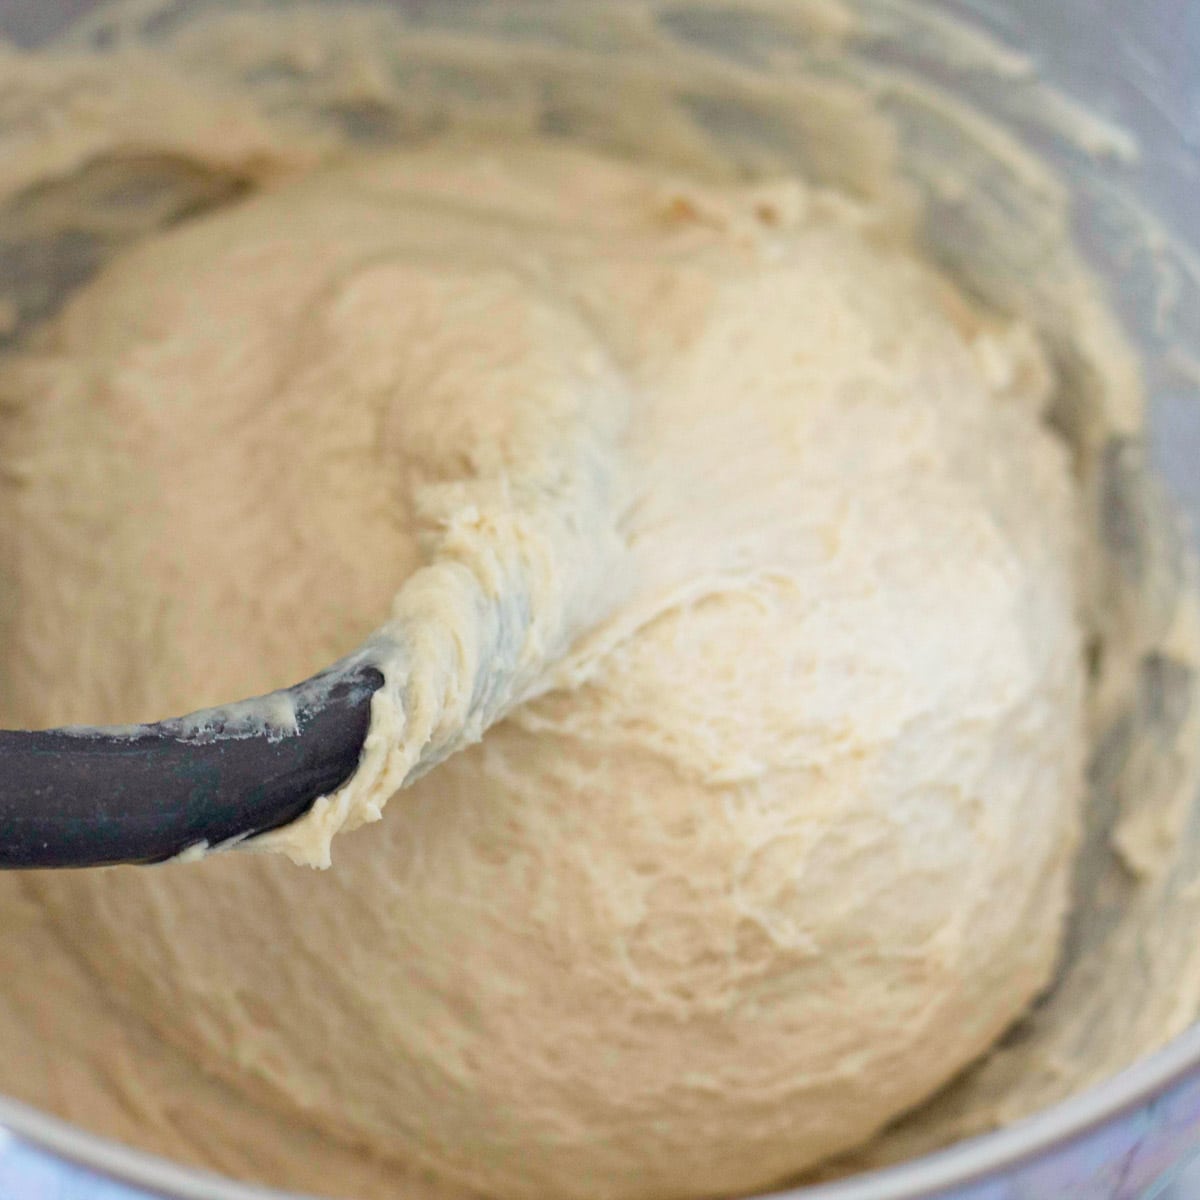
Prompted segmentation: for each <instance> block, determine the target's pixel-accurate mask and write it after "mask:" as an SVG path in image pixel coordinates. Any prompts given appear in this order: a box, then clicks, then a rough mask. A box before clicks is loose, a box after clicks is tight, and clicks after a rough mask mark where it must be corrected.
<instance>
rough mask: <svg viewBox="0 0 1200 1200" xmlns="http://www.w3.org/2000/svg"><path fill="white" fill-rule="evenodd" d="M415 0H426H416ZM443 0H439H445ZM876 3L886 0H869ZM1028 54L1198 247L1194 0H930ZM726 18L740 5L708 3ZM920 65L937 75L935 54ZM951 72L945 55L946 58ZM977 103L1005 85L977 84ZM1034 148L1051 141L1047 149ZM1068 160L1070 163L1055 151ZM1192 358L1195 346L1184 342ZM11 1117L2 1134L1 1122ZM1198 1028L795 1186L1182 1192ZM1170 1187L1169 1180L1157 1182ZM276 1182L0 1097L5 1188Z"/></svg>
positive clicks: (1170, 388) (1123, 285) (1163, 373)
mask: <svg viewBox="0 0 1200 1200" xmlns="http://www.w3.org/2000/svg"><path fill="white" fill-rule="evenodd" d="M426 2H428V0H426ZM445 2H447V3H449V2H453V0H445ZM880 2H881V3H882V2H883V0H880ZM927 3H928V4H929V5H930V6H931V7H936V8H938V9H941V10H943V11H945V12H946V13H948V14H951V15H954V16H956V17H959V18H961V19H963V20H966V21H970V22H973V23H974V24H976V25H977V26H979V27H981V28H983V29H984V30H986V31H987V32H989V33H990V34H991V35H993V36H995V37H996V38H998V39H1000V40H1001V41H1003V42H1006V43H1009V44H1011V45H1012V46H1014V47H1019V48H1021V49H1022V50H1027V51H1028V52H1030V53H1031V54H1032V56H1033V57H1034V59H1035V60H1036V62H1037V63H1038V66H1039V68H1040V70H1041V71H1042V73H1043V74H1044V75H1045V76H1046V77H1047V78H1048V79H1050V80H1051V81H1052V82H1054V83H1055V84H1057V85H1059V86H1061V87H1062V88H1063V89H1064V90H1065V91H1066V92H1068V93H1069V94H1071V95H1072V96H1074V97H1076V98H1077V99H1078V100H1080V101H1081V102H1082V103H1083V104H1084V105H1085V106H1087V107H1089V108H1091V109H1093V110H1095V111H1097V112H1100V113H1102V114H1104V115H1105V116H1107V117H1109V118H1111V119H1112V120H1113V121H1115V122H1117V123H1119V124H1120V125H1122V126H1124V127H1125V128H1127V129H1129V130H1130V131H1131V132H1132V133H1133V134H1135V135H1136V137H1137V140H1138V143H1139V146H1140V150H1141V153H1140V157H1139V159H1138V161H1137V162H1136V163H1132V164H1129V163H1126V164H1116V163H1114V164H1112V166H1111V170H1112V172H1113V173H1114V175H1115V174H1116V173H1118V172H1119V173H1121V175H1122V183H1123V185H1125V186H1129V187H1132V188H1133V189H1134V190H1135V191H1136V193H1137V194H1138V196H1139V198H1140V199H1141V200H1143V201H1144V202H1145V204H1146V205H1147V206H1148V207H1149V208H1151V209H1152V210H1153V211H1154V212H1155V213H1156V214H1157V215H1158V216H1159V217H1160V218H1161V220H1162V222H1163V225H1164V226H1165V228H1166V229H1167V230H1168V231H1170V232H1171V233H1172V234H1173V235H1174V236H1176V237H1177V238H1179V239H1180V240H1181V241H1183V242H1184V243H1186V244H1188V245H1190V247H1191V248H1192V249H1194V250H1196V251H1197V252H1198V253H1200V4H1197V3H1196V0H1154V2H1153V3H1146V0H1050V2H1048V0H927ZM87 7H91V3H89V0H0V32H3V33H5V34H6V35H8V36H18V37H21V38H23V39H25V40H27V41H31V42H35V41H38V40H40V39H42V38H44V37H46V36H48V35H50V34H52V33H53V32H54V31H55V30H56V29H57V28H59V27H61V26H62V25H63V24H64V23H65V22H67V21H69V20H70V19H71V18H72V17H73V16H74V15H75V14H76V13H78V12H79V11H80V10H82V9H84V8H87ZM721 7H722V8H723V10H724V12H725V13H726V14H727V16H728V14H730V13H732V14H733V15H732V17H731V18H730V19H732V20H735V21H736V20H737V19H739V18H738V15H737V10H736V6H735V5H733V4H731V3H727V4H725V5H723V6H721ZM929 70H930V71H933V72H935V73H942V72H941V68H940V67H939V64H936V63H935V64H929ZM944 74H945V76H946V82H948V83H949V85H950V86H951V87H953V86H954V79H953V71H952V70H949V69H947V70H946V71H945V72H944ZM973 99H980V100H981V101H982V103H983V104H984V106H985V107H986V106H987V105H988V103H989V100H996V101H997V102H999V100H1000V99H1002V98H1001V97H998V96H995V97H987V96H983V97H973ZM1048 152H1050V153H1051V154H1053V150H1052V149H1050V150H1049V151H1048ZM1064 168H1065V169H1066V170H1067V171H1068V172H1069V171H1070V170H1071V169H1072V168H1071V164H1069V163H1066V164H1064ZM1078 199H1079V204H1078V214H1079V222H1078V229H1077V232H1078V236H1079V239H1080V241H1081V243H1082V245H1083V246H1084V247H1085V248H1086V250H1087V251H1088V253H1089V257H1090V258H1091V259H1092V261H1093V263H1094V264H1095V266H1096V267H1097V269H1098V270H1099V271H1100V273H1101V274H1102V275H1103V276H1104V277H1105V278H1106V280H1107V281H1108V282H1109V283H1110V284H1111V285H1112V291H1113V294H1114V295H1115V296H1116V297H1117V298H1118V301H1119V307H1120V311H1121V316H1122V317H1123V318H1124V320H1125V322H1126V324H1127V326H1128V327H1129V329H1130V330H1131V331H1132V332H1133V333H1134V334H1135V337H1136V339H1137V340H1138V342H1139V343H1140V345H1141V347H1142V349H1143V351H1144V353H1145V354H1146V358H1147V376H1148V382H1149V385H1150V388H1151V392H1152V402H1153V408H1152V423H1151V431H1150V434H1151V442H1152V448H1153V451H1154V453H1155V456H1156V461H1157V463H1158V466H1159V467H1160V469H1161V471H1162V473H1163V474H1164V475H1165V477H1166V478H1167V480H1168V482H1169V484H1170V486H1171V488H1172V490H1173V492H1174V493H1175V495H1176V497H1177V498H1178V499H1179V501H1180V502H1181V504H1182V506H1183V507H1184V508H1185V510H1186V511H1187V512H1188V514H1189V515H1190V517H1191V518H1192V523H1193V529H1196V528H1200V468H1198V467H1197V464H1200V402H1198V401H1200V396H1198V395H1197V390H1196V386H1195V383H1194V381H1192V382H1189V379H1188V376H1187V374H1186V372H1181V371H1179V370H1177V369H1176V368H1175V365H1173V362H1172V360H1171V359H1170V357H1169V356H1168V355H1167V354H1166V353H1165V343H1164V338H1163V336H1162V330H1161V329H1160V328H1158V327H1157V325H1156V323H1155V314H1154V313H1153V312H1152V311H1151V309H1152V305H1150V304H1149V303H1148V299H1147V293H1146V290H1145V288H1144V286H1142V282H1143V281H1142V280H1141V279H1140V277H1139V275H1138V264H1131V263H1130V262H1128V261H1125V260H1123V259H1122V257H1121V255H1120V254H1119V253H1118V250H1119V247H1118V246H1117V245H1116V241H1115V239H1113V237H1112V236H1111V232H1112V231H1111V228H1110V227H1109V226H1108V225H1107V224H1106V221H1105V220H1104V217H1103V213H1101V211H1100V210H1099V208H1098V207H1094V206H1093V205H1092V204H1091V202H1090V200H1089V198H1088V196H1087V195H1084V194H1082V192H1081V195H1080V197H1079V198H1078ZM1178 287H1179V295H1178V304H1177V305H1176V309H1175V315H1174V320H1175V322H1176V328H1174V329H1173V331H1172V336H1173V338H1174V339H1175V340H1176V341H1178V342H1181V343H1183V344H1185V345H1190V346H1192V347H1197V348H1200V281H1198V280H1197V279H1194V278H1188V277H1187V276H1186V275H1184V276H1181V278H1180V280H1179V281H1178ZM1198 357H1200V355H1198ZM4 1130H7V1131H8V1132H7V1133H5V1132H3V1131H4ZM1197 1154H1200V1026H1194V1027H1193V1028H1192V1029H1191V1030H1189V1031H1188V1032H1187V1033H1185V1034H1183V1035H1182V1036H1180V1037H1179V1038H1177V1039H1176V1040H1175V1041H1174V1042H1172V1043H1171V1044H1170V1045H1168V1046H1167V1047H1166V1048H1165V1049H1164V1050H1162V1051H1161V1052H1160V1053H1158V1054H1157V1055H1154V1056H1152V1057H1150V1058H1148V1059H1146V1060H1144V1061H1142V1062H1140V1063H1138V1064H1136V1065H1135V1066H1134V1067H1132V1068H1131V1069H1129V1070H1128V1071H1125V1072H1123V1073H1121V1074H1120V1075H1118V1076H1116V1077H1115V1078H1113V1079H1111V1080H1109V1081H1107V1082H1106V1083H1105V1084H1103V1085H1101V1086H1099V1087H1096V1088H1094V1089H1092V1090H1090V1091H1088V1092H1086V1093H1084V1094H1082V1095H1079V1096H1077V1097H1074V1098H1073V1099H1071V1100H1069V1101H1067V1102H1065V1103H1063V1104H1060V1105H1058V1106H1055V1107H1054V1108H1052V1109H1049V1110H1047V1111H1045V1112H1043V1113H1040V1114H1038V1115H1037V1116H1035V1117H1034V1118H1032V1119H1030V1120H1028V1121H1025V1122H1023V1123H1021V1124H1018V1125H1015V1126H1012V1127H1010V1128H1008V1129H1005V1130H1002V1131H999V1132H997V1133H993V1134H989V1135H986V1136H984V1137H981V1138H978V1139H975V1140H973V1141H970V1142H966V1143H962V1144H960V1145H958V1146H955V1147H953V1148H951V1149H949V1150H947V1151H944V1152H942V1153H940V1154H936V1155H932V1156H930V1157H928V1158H925V1159H921V1160H918V1161H915V1162H912V1163H908V1164H905V1165H903V1166H901V1167H897V1168H893V1169H890V1170H887V1171H882V1172H879V1173H877V1174H873V1175H869V1176H861V1177H858V1178H855V1179H851V1180H847V1181H845V1182H842V1183H837V1184H832V1185H827V1186H824V1187H820V1188H813V1189H804V1190H801V1191H796V1192H793V1193H791V1195H793V1196H796V1197H797V1198H798V1197H800V1196H803V1197H804V1200H934V1198H935V1197H941V1198H943V1200H1165V1198H1166V1197H1168V1196H1170V1197H1171V1198H1172V1200H1196V1198H1198V1197H1200V1179H1198V1178H1196V1177H1195V1176H1194V1175H1193V1176H1191V1177H1190V1179H1189V1177H1188V1176H1185V1175H1184V1174H1183V1172H1184V1171H1185V1168H1186V1166H1187V1164H1188V1162H1189V1161H1190V1160H1191V1159H1192V1158H1194V1157H1195V1156H1196V1155H1197ZM1170 1189H1175V1190H1174V1191H1171V1190H1170ZM281 1195H282V1194H281V1193H269V1192H265V1191H262V1190H260V1189H254V1188H247V1187H244V1186H242V1185H238V1184H234V1183H230V1182H228V1181H218V1180H216V1179H214V1178H213V1177H211V1176H203V1175H199V1174H197V1173H195V1172H191V1171H186V1170H183V1169H182V1168H179V1167H176V1166H174V1165H172V1164H168V1163H164V1162H162V1161H161V1160H156V1159H154V1158H152V1157H150V1156H147V1155H143V1154H140V1153H136V1152H134V1151H130V1150H127V1149H125V1148H123V1147H120V1146H116V1145H114V1144H112V1143H109V1142H105V1141H104V1140H102V1139H99V1138H96V1137H93V1136H91V1135H89V1134H86V1133H84V1132H82V1131H80V1130H77V1129H74V1128H72V1127H70V1126H67V1125H65V1124H63V1123H62V1122H59V1121H56V1120H53V1119H52V1118H50V1117H48V1116H45V1115H44V1114H40V1113H36V1112H33V1111H31V1110H29V1109H27V1108H23V1107H21V1106H18V1105H16V1104H13V1103H11V1102H7V1101H4V1100H2V1099H0V1197H3V1198H4V1200H9V1198H10V1197H11V1198H12V1200H139V1198H142V1197H147V1196H154V1197H158V1196H161V1197H169V1198H172V1200H183V1198H192V1197H204V1198H205V1200H255V1198H258V1200H262V1198H263V1197H266V1196H274V1197H276V1200H279V1198H280V1197H281Z"/></svg>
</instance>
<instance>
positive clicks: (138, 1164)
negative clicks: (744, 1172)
mask: <svg viewBox="0 0 1200 1200" xmlns="http://www.w3.org/2000/svg"><path fill="white" fill-rule="evenodd" d="M1189 1077H1191V1078H1193V1079H1195V1080H1197V1081H1198V1082H1200V1022H1198V1023H1196V1024H1194V1025H1192V1026H1190V1027H1189V1028H1188V1029H1186V1030H1184V1032H1183V1033H1180V1034H1178V1035H1176V1036H1175V1037H1174V1038H1173V1039H1172V1040H1171V1041H1170V1042H1168V1043H1167V1044H1166V1045H1165V1046H1163V1047H1162V1048H1161V1049H1159V1050H1157V1051H1155V1052H1154V1053H1152V1054H1149V1055H1147V1056H1146V1057H1144V1058H1142V1059H1139V1060H1138V1061H1137V1062H1135V1063H1133V1064H1132V1065H1131V1066H1129V1067H1126V1068H1125V1069H1124V1070H1123V1071H1120V1072H1118V1073H1117V1074H1116V1075H1113V1076H1112V1077H1110V1078H1109V1079H1106V1080H1104V1081H1103V1082H1101V1083H1098V1084H1095V1085H1093V1086H1092V1087H1090V1088H1087V1089H1085V1090H1084V1091H1082V1092H1080V1093H1078V1094H1077V1095H1074V1096H1070V1097H1068V1098H1067V1099H1065V1100H1062V1101H1060V1102H1059V1103H1057V1104H1054V1105H1051V1106H1050V1107H1048V1108H1045V1109H1042V1110H1041V1111H1039V1112H1037V1113H1034V1114H1033V1115H1031V1116H1029V1117H1026V1118H1024V1119H1022V1120H1020V1121H1017V1122H1015V1123H1014V1124H1012V1125H1009V1126H1006V1127H1004V1128H1002V1129H997V1130H993V1131H991V1132H988V1133H983V1134H980V1135H978V1136H976V1137H972V1138H968V1139H965V1140H963V1141H961V1142H957V1143H955V1144H954V1145H952V1146H949V1147H947V1148H946V1149H944V1150H938V1151H935V1152H933V1153H931V1154H927V1155H923V1156H921V1157H920V1158H915V1159H912V1160H911V1161H908V1162H904V1163H899V1164H897V1165H894V1166H890V1167H884V1168H881V1169H879V1170H876V1171H869V1172H866V1173H864V1174H861V1175H856V1176H852V1177H850V1178H847V1179H843V1180H837V1181H835V1182H833V1183H825V1184H817V1185H815V1186H810V1187H799V1188H791V1189H784V1190H781V1191H774V1192H771V1193H769V1196H768V1197H765V1198H764V1200H771V1198H772V1197H773V1198H774V1200H784V1198H788V1197H795V1198H796V1200H929V1198H930V1197H933V1196H936V1195H938V1194H939V1193H943V1192H945V1191H946V1190H947V1189H949V1188H954V1187H962V1186H964V1185H968V1184H973V1183H978V1182H981V1181H985V1180H986V1179H987V1178H989V1177H993V1176H996V1175H998V1174H1002V1173H1004V1172H1006V1171H1010V1170H1012V1169H1014V1168H1016V1167H1019V1166H1021V1165H1024V1164H1026V1163H1028V1162H1030V1161H1031V1160H1034V1159H1036V1158H1038V1157H1040V1156H1043V1155H1045V1154H1046V1153H1047V1152H1049V1151H1053V1150H1056V1149H1062V1148H1065V1147H1066V1146H1068V1145H1070V1144H1071V1143H1073V1142H1077V1141H1078V1140H1080V1139H1081V1138H1083V1137H1085V1136H1086V1135H1088V1134H1090V1133H1094V1132H1096V1131H1097V1130H1099V1129H1101V1128H1102V1127H1103V1126H1105V1125H1107V1124H1110V1123H1112V1122H1113V1121H1115V1120H1116V1119H1118V1118H1120V1117H1121V1116H1123V1115H1126V1114H1128V1113H1130V1112H1131V1111H1134V1110H1137V1109H1139V1108H1142V1107H1144V1106H1145V1105H1146V1104H1148V1103H1150V1102H1152V1101H1154V1100H1156V1099H1158V1098H1160V1097H1162V1096H1164V1095H1166V1094H1167V1093H1168V1092H1170V1091H1171V1090H1172V1089H1173V1088H1174V1087H1175V1086H1176V1085H1178V1084H1181V1083H1183V1082H1185V1081H1186V1080H1188V1078H1189ZM1198 1133H1200V1131H1198ZM6 1137H8V1138H15V1139H16V1140H17V1141H18V1142H24V1143H26V1144H27V1145H29V1146H31V1147H32V1148H34V1149H35V1150H40V1151H42V1152H44V1153H46V1154H48V1155H50V1156H51V1157H52V1158H56V1159H59V1160H61V1161H63V1162H65V1163H67V1164H70V1165H72V1166H76V1167H82V1168H84V1169H85V1170H89V1171H92V1172H93V1173H95V1174H97V1175H100V1176H103V1177H106V1178H108V1179H109V1180H111V1181H112V1182H115V1183H121V1184H125V1185H127V1186H129V1187H132V1188H140V1189H142V1190H148V1191H150V1192H151V1194H157V1195H159V1196H162V1197H166V1198H169V1200H314V1198H313V1197H310V1196H306V1195H304V1194H302V1193H297V1192H289V1191H281V1190H277V1189H273V1188H267V1187H262V1186H259V1185H256V1184H248V1183H239V1182H237V1181H236V1180H232V1179H228V1178H227V1177H225V1176H222V1175H217V1174H214V1173H211V1172H208V1171H203V1170H200V1169H198V1168H193V1167H186V1166H183V1165H182V1164H179V1163H175V1162H172V1161H170V1160H169V1159H166V1158H162V1157H160V1156H158V1155H155V1154H151V1153H149V1152H147V1151H144V1150H136V1149H134V1148H133V1147H131V1146H126V1145H124V1144H122V1143H120V1142H117V1141H114V1140H112V1139H109V1138H106V1137H102V1136H101V1135H99V1134H95V1133H89V1132H88V1131H87V1130H85V1129H82V1128H80V1127H78V1126H76V1125H73V1124H71V1123H70V1122H68V1121H64V1120H61V1119H60V1118H58V1117H53V1116H51V1115H50V1114H48V1113H45V1112H42V1111H41V1110H39V1109H36V1108H33V1107H31V1106H29V1105H26V1104H23V1103H21V1102H19V1101H17V1100H13V1099H10V1098H9V1097H6V1096H0V1149H2V1148H3V1144H4V1141H5V1139H6ZM1196 1151H1197V1153H1200V1137H1198V1138H1197V1145H1196Z"/></svg>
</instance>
